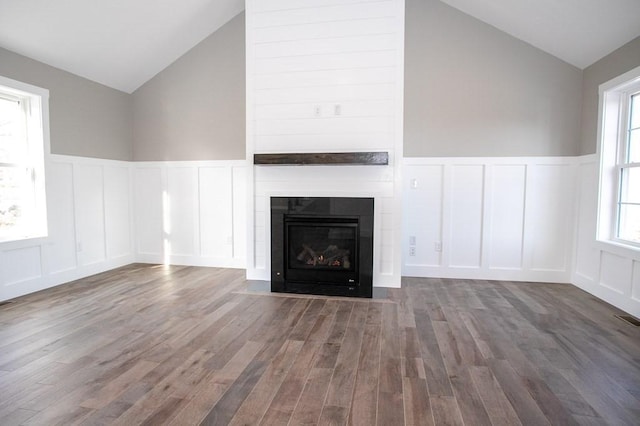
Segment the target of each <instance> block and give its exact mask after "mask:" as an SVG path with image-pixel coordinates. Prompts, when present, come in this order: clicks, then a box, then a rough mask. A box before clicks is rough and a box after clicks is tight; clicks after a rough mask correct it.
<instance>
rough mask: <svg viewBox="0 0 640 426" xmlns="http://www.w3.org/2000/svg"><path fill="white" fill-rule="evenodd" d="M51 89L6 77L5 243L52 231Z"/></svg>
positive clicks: (2, 83) (1, 220)
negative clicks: (48, 167)
mask: <svg viewBox="0 0 640 426" xmlns="http://www.w3.org/2000/svg"><path fill="white" fill-rule="evenodd" d="M47 103H48V91H46V90H44V89H40V88H38V87H35V86H31V85H28V84H24V83H21V82H18V81H15V80H10V79H6V78H3V77H0V241H2V242H4V241H12V240H20V239H25V238H34V237H42V236H45V235H46V233H47V226H46V207H45V206H46V202H45V190H44V153H45V149H46V147H47V146H46V145H47V144H46V143H45V142H46V139H45V136H46V135H47V134H48V131H47V130H48V129H46V128H45V124H46V120H45V118H46V116H47V115H46V110H45V108H46V106H47Z"/></svg>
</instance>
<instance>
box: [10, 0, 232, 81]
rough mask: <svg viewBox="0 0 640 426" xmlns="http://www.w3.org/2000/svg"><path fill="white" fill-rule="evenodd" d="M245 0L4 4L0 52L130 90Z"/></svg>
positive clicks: (13, 0)
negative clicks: (22, 56) (2, 49)
mask: <svg viewBox="0 0 640 426" xmlns="http://www.w3.org/2000/svg"><path fill="white" fill-rule="evenodd" d="M243 9H244V0H0V47H4V48H5V49H8V50H11V51H13V52H16V53H19V54H21V55H24V56H27V57H30V58H32V59H36V60H38V61H40V62H44V63H46V64H49V65H52V66H54V67H57V68H61V69H63V70H66V71H69V72H72V73H74V74H77V75H80V76H82V77H86V78H88V79H90V80H93V81H97V82H98V83H102V84H104V85H106V86H109V87H113V88H115V89H119V90H122V91H124V92H127V93H131V92H133V91H134V90H135V89H137V88H138V87H140V86H141V85H142V84H144V83H145V82H146V81H148V80H149V79H150V78H152V77H153V76H154V75H156V74H157V73H158V72H160V71H161V70H163V69H164V68H166V67H167V66H168V65H169V64H171V63H172V62H173V61H175V60H176V59H177V58H179V57H180V56H182V55H183V54H184V53H185V52H187V51H188V50H189V49H191V48H192V47H194V46H195V45H196V44H198V43H199V42H200V41H202V40H203V39H204V38H206V37H207V36H208V35H209V34H211V33H213V32H214V31H215V30H217V29H218V28H220V27H221V26H222V25H223V24H225V23H226V22H228V21H229V20H230V19H231V18H233V17H234V16H235V15H237V14H238V13H240V12H241V11H242V10H243Z"/></svg>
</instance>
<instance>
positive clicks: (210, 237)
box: [199, 167, 234, 258]
mask: <svg viewBox="0 0 640 426" xmlns="http://www.w3.org/2000/svg"><path fill="white" fill-rule="evenodd" d="M199 172H200V230H201V238H202V240H201V242H200V249H201V253H202V255H203V256H205V257H218V258H232V257H233V233H234V227H233V210H234V206H233V202H232V200H234V194H233V190H234V186H233V169H232V168H230V167H202V168H201V169H200V171H199Z"/></svg>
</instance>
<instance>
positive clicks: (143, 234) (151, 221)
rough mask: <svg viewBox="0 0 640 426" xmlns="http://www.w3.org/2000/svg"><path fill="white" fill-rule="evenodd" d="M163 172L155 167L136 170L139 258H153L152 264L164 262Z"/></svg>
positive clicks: (164, 202)
mask: <svg viewBox="0 0 640 426" xmlns="http://www.w3.org/2000/svg"><path fill="white" fill-rule="evenodd" d="M164 172H165V171H164V168H163V167H161V166H159V165H156V166H152V165H146V164H144V165H135V166H134V182H135V183H134V192H133V195H134V200H135V217H136V256H138V258H139V260H140V261H144V260H143V259H144V258H143V257H141V256H150V257H151V259H153V260H149V262H154V261H155V262H160V263H161V262H162V261H164V259H163V258H162V256H163V253H164V247H163V246H164V240H165V238H164V234H163V232H164V229H165V227H166V226H168V225H167V224H166V223H165V222H164V215H165V209H166V208H167V207H166V202H167V193H166V191H165V189H164V188H165V185H166V182H165V181H166V179H165V173H164Z"/></svg>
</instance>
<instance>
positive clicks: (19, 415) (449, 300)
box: [0, 265, 640, 425]
mask: <svg viewBox="0 0 640 426" xmlns="http://www.w3.org/2000/svg"><path fill="white" fill-rule="evenodd" d="M243 276H244V271H240V270H229V269H214V268H197V267H164V266H150V265H131V266H128V267H125V268H120V269H117V270H114V271H110V272H107V273H104V274H100V275H97V276H94V277H90V278H86V279H83V280H79V281H76V282H73V283H70V284H67V285H64V286H60V287H57V288H54V289H50V290H46V291H43V292H40V293H37V294H33V295H29V296H25V297H22V298H19V299H16V300H15V301H13V303H9V304H5V305H2V306H0V424H2V425H22V424H25V425H31V424H36V425H54V424H61V425H71V424H87V425H98V424H115V425H133V424H145V425H147V424H148V425H157V424H169V425H191V424H194V425H197V424H204V425H226V424H232V425H257V424H265V425H279V424H290V425H303V424H337V425H341V424H360V425H374V424H379V425H402V424H407V425H431V424H438V425H439V424H452V425H462V424H465V425H490V424H492V425H519V424H522V425H545V424H554V425H556V424H557V425H571V424H585V425H592V424H598V425H600V424H610V425H638V424H640V327H635V326H632V325H630V324H628V323H626V322H623V321H622V320H620V319H618V318H615V317H614V315H615V314H620V312H619V311H618V310H616V309H615V308H612V307H611V306H609V305H607V304H605V303H603V302H601V301H599V300H597V299H595V298H594V297H592V296H590V295H588V294H586V293H584V292H582V291H581V290H578V289H577V288H575V287H573V286H570V285H560V284H557V285H556V284H521V283H512V282H488V281H469V280H443V279H417V278H406V279H404V280H403V288H402V289H397V290H390V291H389V292H388V298H387V299H382V300H362V299H344V298H325V297H307V296H291V297H290V296H283V295H270V294H260V293H256V292H251V291H249V290H248V283H247V282H246V281H245V280H244V278H243Z"/></svg>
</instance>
